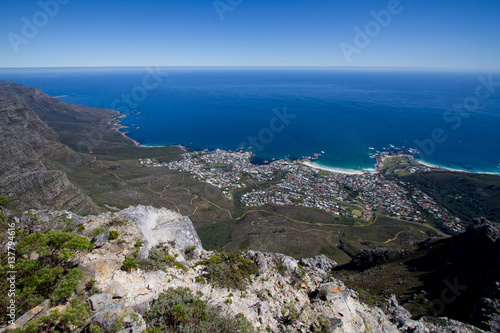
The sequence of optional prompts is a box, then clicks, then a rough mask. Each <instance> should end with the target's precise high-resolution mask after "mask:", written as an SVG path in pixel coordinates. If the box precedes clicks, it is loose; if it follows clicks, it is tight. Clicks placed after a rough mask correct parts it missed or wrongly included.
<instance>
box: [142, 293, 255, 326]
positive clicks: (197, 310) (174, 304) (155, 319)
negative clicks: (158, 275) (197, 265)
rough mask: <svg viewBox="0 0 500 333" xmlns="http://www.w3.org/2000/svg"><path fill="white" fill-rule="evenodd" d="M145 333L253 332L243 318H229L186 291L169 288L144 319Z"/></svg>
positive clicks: (241, 316) (154, 303) (153, 304)
mask: <svg viewBox="0 0 500 333" xmlns="http://www.w3.org/2000/svg"><path fill="white" fill-rule="evenodd" d="M145 320H146V323H147V324H148V327H149V332H174V333H180V332H196V333H216V332H217V333H218V332H221V333H225V332H253V328H252V326H251V324H250V323H249V322H248V321H247V320H246V318H245V316H243V315H241V314H240V315H238V316H237V317H236V318H230V317H228V316H226V315H225V314H223V313H221V311H220V310H219V309H216V308H213V307H210V306H208V304H207V302H206V301H204V300H202V299H201V298H199V297H198V296H195V295H193V293H192V292H191V291H190V290H189V289H188V288H176V289H173V288H169V289H168V290H167V291H165V292H164V293H162V294H160V296H159V298H158V299H157V300H155V301H153V303H152V304H151V307H150V309H149V311H148V312H147V314H146V315H145Z"/></svg>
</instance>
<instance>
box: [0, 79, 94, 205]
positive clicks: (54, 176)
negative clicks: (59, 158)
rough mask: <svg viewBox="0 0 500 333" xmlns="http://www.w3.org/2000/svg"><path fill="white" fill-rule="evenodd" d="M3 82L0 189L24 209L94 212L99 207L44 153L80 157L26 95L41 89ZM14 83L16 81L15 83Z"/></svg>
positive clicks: (0, 109)
mask: <svg viewBox="0 0 500 333" xmlns="http://www.w3.org/2000/svg"><path fill="white" fill-rule="evenodd" d="M5 85H6V84H5V83H4V86H0V159H1V160H2V163H0V189H1V192H2V194H5V195H7V196H8V197H9V199H10V200H11V202H12V204H13V205H14V206H15V207H17V208H20V209H29V208H52V209H71V210H73V211H75V212H78V213H92V212H96V211H97V207H96V206H95V204H94V203H93V202H92V200H91V199H89V198H88V197H87V196H86V195H85V194H83V193H82V192H81V191H80V189H79V188H78V187H76V186H75V185H74V184H72V183H71V182H70V181H69V179H68V177H67V176H66V174H65V173H64V172H62V171H58V170H51V169H50V168H47V166H46V163H44V156H45V155H46V154H48V153H51V152H55V151H57V152H58V153H63V154H64V155H66V156H74V157H78V155H77V154H75V153H74V152H73V151H71V149H69V148H67V147H66V146H65V145H63V144H61V143H60V142H59V135H58V134H57V133H56V132H55V131H54V130H52V128H50V127H49V126H48V125H47V124H46V123H44V122H43V121H42V120H41V119H40V118H39V117H38V115H37V114H36V113H35V112H34V111H33V106H32V102H31V103H27V101H26V98H25V97H26V96H32V97H33V98H36V94H37V93H38V90H35V89H30V88H26V87H17V86H16V87H9V86H5ZM11 85H13V84H11Z"/></svg>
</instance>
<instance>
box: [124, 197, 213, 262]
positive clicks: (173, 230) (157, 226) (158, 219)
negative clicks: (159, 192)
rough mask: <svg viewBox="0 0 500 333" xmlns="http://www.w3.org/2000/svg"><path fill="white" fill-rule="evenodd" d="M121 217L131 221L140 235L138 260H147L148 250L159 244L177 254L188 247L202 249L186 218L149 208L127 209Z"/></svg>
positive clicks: (174, 213)
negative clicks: (173, 250)
mask: <svg viewBox="0 0 500 333" xmlns="http://www.w3.org/2000/svg"><path fill="white" fill-rule="evenodd" d="M121 216H123V218H126V219H129V220H131V221H133V222H134V223H135V224H136V226H137V229H138V230H139V232H140V233H141V235H142V239H143V241H144V246H143V247H142V250H141V253H140V255H139V257H140V258H147V257H148V255H149V250H150V249H151V248H152V247H154V246H156V245H157V244H160V243H165V244H170V245H171V246H172V247H173V248H175V249H176V250H178V251H179V252H183V251H185V250H186V249H187V248H188V247H190V246H195V247H196V248H197V249H198V250H200V249H203V247H202V245H201V240H200V238H199V237H198V234H197V233H196V231H195V230H194V227H193V223H192V222H191V220H190V219H189V218H188V217H187V216H182V215H180V214H179V213H176V212H174V211H171V210H168V209H165V208H161V209H157V208H154V207H150V206H136V207H129V208H127V209H125V210H123V211H122V213H121Z"/></svg>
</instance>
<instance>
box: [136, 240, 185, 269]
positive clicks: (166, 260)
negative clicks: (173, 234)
mask: <svg viewBox="0 0 500 333" xmlns="http://www.w3.org/2000/svg"><path fill="white" fill-rule="evenodd" d="M167 267H175V268H177V269H180V270H183V271H187V268H186V267H185V266H184V265H183V264H181V263H180V262H178V261H177V260H176V258H175V257H174V256H172V255H171V254H170V253H169V251H168V248H165V247H161V246H157V247H155V248H153V249H151V251H150V252H149V257H148V259H147V260H143V261H141V268H143V269H144V270H145V271H147V272H151V271H157V270H166V268H167Z"/></svg>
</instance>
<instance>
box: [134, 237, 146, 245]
mask: <svg viewBox="0 0 500 333" xmlns="http://www.w3.org/2000/svg"><path fill="white" fill-rule="evenodd" d="M142 244H144V241H143V240H142V239H138V240H136V241H135V245H134V246H135V247H141V246H142Z"/></svg>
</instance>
